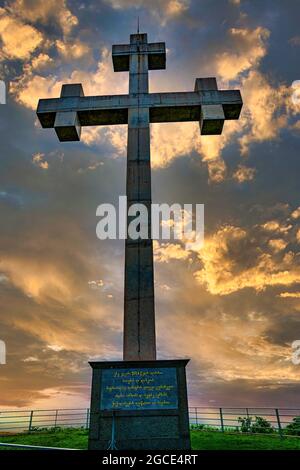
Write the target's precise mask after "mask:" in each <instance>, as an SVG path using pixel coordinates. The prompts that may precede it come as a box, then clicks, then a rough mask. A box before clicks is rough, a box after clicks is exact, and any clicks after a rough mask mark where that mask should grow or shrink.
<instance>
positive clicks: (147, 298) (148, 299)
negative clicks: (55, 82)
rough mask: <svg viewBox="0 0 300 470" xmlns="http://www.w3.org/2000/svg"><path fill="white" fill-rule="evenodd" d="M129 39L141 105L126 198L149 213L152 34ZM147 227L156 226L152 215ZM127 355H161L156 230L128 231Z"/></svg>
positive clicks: (131, 118) (131, 141)
mask: <svg viewBox="0 0 300 470" xmlns="http://www.w3.org/2000/svg"><path fill="white" fill-rule="evenodd" d="M130 44H131V46H133V47H132V49H133V51H132V52H131V53H130V56H129V96H130V97H131V96H136V98H137V106H136V107H133V108H130V109H129V110H128V142H127V204H128V207H130V206H131V205H132V204H136V203H143V204H144V205H145V206H146V207H147V208H148V214H149V219H150V218H151V200H152V198H151V163H150V120H149V107H147V106H143V104H142V103H141V101H142V100H141V99H140V98H141V97H142V96H143V95H144V94H147V93H148V91H149V90H148V88H149V84H148V68H149V64H148V44H147V35H146V34H133V35H131V36H130ZM113 57H114V56H113ZM129 220H130V219H129ZM129 220H128V222H129ZM148 227H151V220H149V224H148ZM150 230H151V228H150ZM123 355H124V360H137V359H138V360H140V359H142V360H154V359H156V339H155V306H154V273H153V243H152V239H151V232H150V236H148V239H146V240H142V239H141V238H139V239H137V240H131V239H130V237H129V236H128V237H127V239H126V242H125V292H124V342H123Z"/></svg>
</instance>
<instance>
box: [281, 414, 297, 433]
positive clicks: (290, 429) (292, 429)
mask: <svg viewBox="0 0 300 470" xmlns="http://www.w3.org/2000/svg"><path fill="white" fill-rule="evenodd" d="M284 431H285V432H286V434H290V435H291V436H300V416H296V417H295V418H293V421H292V422H291V423H290V424H288V425H287V426H286V427H285V430H284Z"/></svg>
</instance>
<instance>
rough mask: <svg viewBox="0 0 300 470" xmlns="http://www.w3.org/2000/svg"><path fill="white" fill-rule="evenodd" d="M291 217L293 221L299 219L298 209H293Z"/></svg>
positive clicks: (299, 210)
mask: <svg viewBox="0 0 300 470" xmlns="http://www.w3.org/2000/svg"><path fill="white" fill-rule="evenodd" d="M291 217H292V218H293V219H299V218H300V207H298V208H297V209H295V210H294V211H293V212H292V214H291Z"/></svg>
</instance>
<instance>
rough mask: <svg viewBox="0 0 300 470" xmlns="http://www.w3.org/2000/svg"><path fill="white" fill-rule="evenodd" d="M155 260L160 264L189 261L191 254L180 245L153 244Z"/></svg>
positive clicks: (155, 242) (156, 242)
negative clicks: (172, 261)
mask: <svg viewBox="0 0 300 470" xmlns="http://www.w3.org/2000/svg"><path fill="white" fill-rule="evenodd" d="M153 251H154V259H155V261H157V262H158V263H168V262H169V261H171V260H187V259H188V258H189V257H190V252H189V251H188V250H185V249H184V247H183V246H182V245H180V244H179V243H159V242H158V241H157V240H155V241H154V242H153Z"/></svg>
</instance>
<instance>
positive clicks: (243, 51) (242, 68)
mask: <svg viewBox="0 0 300 470" xmlns="http://www.w3.org/2000/svg"><path fill="white" fill-rule="evenodd" d="M228 34H229V44H228V46H227V47H228V50H227V51H225V52H222V53H220V54H217V56H216V70H217V74H218V76H220V77H222V79H224V80H234V79H236V78H237V77H238V75H240V74H241V73H243V72H246V71H248V70H250V69H254V68H257V66H258V65H259V63H260V61H261V59H262V58H263V57H264V56H265V55H266V53H267V44H266V42H267V40H268V38H269V36H270V31H269V30H268V29H266V28H262V27H257V28H255V29H249V28H231V29H230V30H229V31H228Z"/></svg>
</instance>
